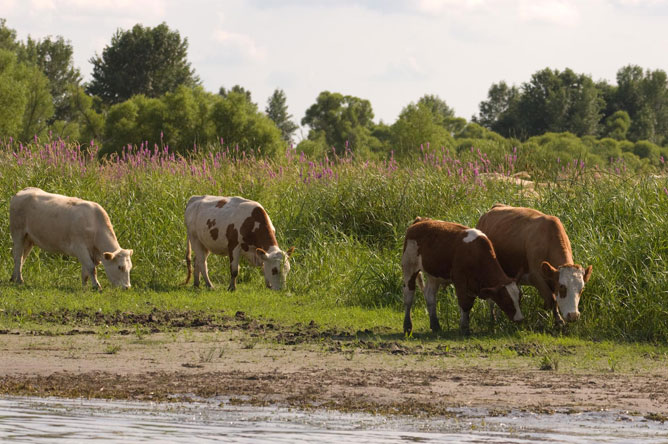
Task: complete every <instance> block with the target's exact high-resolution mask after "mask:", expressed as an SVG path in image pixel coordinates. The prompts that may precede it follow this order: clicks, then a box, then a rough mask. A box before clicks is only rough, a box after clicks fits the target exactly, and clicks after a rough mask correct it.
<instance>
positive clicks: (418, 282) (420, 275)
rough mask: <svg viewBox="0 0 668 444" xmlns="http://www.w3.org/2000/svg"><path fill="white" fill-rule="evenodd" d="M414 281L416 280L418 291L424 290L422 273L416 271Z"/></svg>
mask: <svg viewBox="0 0 668 444" xmlns="http://www.w3.org/2000/svg"><path fill="white" fill-rule="evenodd" d="M415 282H417V284H418V287H420V291H422V292H424V281H423V280H422V273H421V272H419V271H418V274H417V276H415Z"/></svg>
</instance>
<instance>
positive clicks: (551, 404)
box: [0, 328, 668, 421]
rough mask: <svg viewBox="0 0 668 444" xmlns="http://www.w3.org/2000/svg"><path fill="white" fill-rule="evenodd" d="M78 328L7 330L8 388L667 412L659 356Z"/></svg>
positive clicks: (180, 397)
mask: <svg viewBox="0 0 668 444" xmlns="http://www.w3.org/2000/svg"><path fill="white" fill-rule="evenodd" d="M82 331H83V332H84V334H82V333H81V332H82ZM76 332H79V333H78V334H76V333H75V334H71V332H70V334H66V335H56V336H47V335H40V336H36V335H34V334H31V333H26V332H22V331H20V330H19V331H15V330H14V331H5V334H1V335H0V353H1V354H2V356H3V359H2V360H0V393H2V394H3V395H19V396H40V397H48V396H56V397H63V398H79V397H84V398H102V399H124V400H138V401H192V400H193V399H196V398H213V397H226V398H228V399H229V400H230V401H229V402H231V403H240V404H253V405H269V404H275V405H284V406H289V407H299V408H306V409H308V408H327V409H336V410H339V411H349V412H372V413H379V414H407V415H415V416H434V415H446V416H447V415H450V414H451V413H449V409H452V408H457V407H484V408H487V409H489V411H490V412H496V413H498V414H503V413H504V412H508V411H510V410H513V409H519V410H527V411H531V412H539V413H554V412H561V413H564V412H565V413H576V412H584V411H601V410H606V411H621V412H626V413H628V414H637V415H642V416H645V417H646V418H650V419H656V420H661V421H663V420H668V369H666V366H665V363H664V362H662V361H656V360H654V361H653V360H652V359H651V358H648V362H646V363H641V364H642V365H640V366H639V367H637V369H635V370H632V371H614V372H613V371H609V370H608V371H604V370H601V369H596V368H592V369H590V370H587V369H578V368H576V367H574V366H571V365H570V364H568V362H567V361H565V360H564V361H563V362H562V361H559V362H562V364H560V365H559V366H557V367H558V368H557V369H552V370H540V367H539V365H541V360H540V358H539V357H537V356H535V355H530V356H529V355H526V354H525V355H524V356H521V355H515V356H506V354H507V353H505V352H501V353H498V354H493V353H489V351H488V350H476V347H473V348H472V350H473V351H470V350H468V351H466V350H467V349H466V348H462V349H461V350H460V349H457V348H456V347H453V349H449V347H447V346H446V347H443V346H442V344H422V343H417V344H409V345H408V346H405V345H404V344H402V343H398V342H396V343H386V342H381V344H383V345H382V346H380V345H371V346H369V344H367V343H365V342H364V341H361V342H359V341H358V342H345V341H337V340H331V339H326V340H321V341H307V342H304V343H291V342H294V341H283V342H275V341H273V340H268V339H266V338H263V337H261V336H259V335H258V334H257V333H254V332H249V331H244V330H239V329H236V328H231V329H228V330H224V331H195V330H184V331H177V332H171V333H169V332H168V333H164V332H160V333H150V334H137V335H132V334H106V333H105V334H92V331H86V330H76ZM85 333H88V334H85ZM462 350H464V351H462ZM564 359H566V358H564ZM543 360H544V358H543ZM555 362H557V361H556V358H555ZM652 362H654V363H655V364H656V365H653V364H652ZM555 366H556V365H555Z"/></svg>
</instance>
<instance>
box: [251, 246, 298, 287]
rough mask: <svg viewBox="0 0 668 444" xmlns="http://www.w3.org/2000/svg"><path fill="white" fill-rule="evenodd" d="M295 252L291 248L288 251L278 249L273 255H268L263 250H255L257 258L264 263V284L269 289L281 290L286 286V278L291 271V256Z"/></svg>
mask: <svg viewBox="0 0 668 444" xmlns="http://www.w3.org/2000/svg"><path fill="white" fill-rule="evenodd" d="M293 251H295V247H290V249H289V250H288V251H281V250H280V249H279V248H276V249H275V250H273V251H272V252H271V253H267V252H266V251H264V250H263V249H262V248H258V249H256V250H255V252H256V253H257V257H259V258H260V260H261V261H262V269H263V270H264V282H265V284H267V288H271V289H272V290H280V289H282V288H283V286H284V285H285V278H286V277H287V275H288V272H289V271H290V261H289V258H290V255H291V254H292V252H293Z"/></svg>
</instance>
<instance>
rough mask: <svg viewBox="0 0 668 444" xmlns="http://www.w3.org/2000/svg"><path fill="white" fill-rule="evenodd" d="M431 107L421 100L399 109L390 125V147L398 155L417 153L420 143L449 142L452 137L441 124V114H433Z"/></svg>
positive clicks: (438, 145)
mask: <svg viewBox="0 0 668 444" xmlns="http://www.w3.org/2000/svg"><path fill="white" fill-rule="evenodd" d="M433 109H434V108H433V107H432V106H430V105H429V104H428V103H425V102H422V103H417V104H414V103H411V104H409V105H408V106H406V107H405V108H404V109H403V110H402V111H401V113H400V114H399V118H398V119H397V121H396V122H394V124H393V125H392V127H391V134H392V139H391V140H392V148H393V149H394V151H395V153H396V154H397V155H398V156H406V155H410V154H411V153H417V152H418V148H419V147H420V145H427V144H430V145H431V146H435V147H441V146H446V145H449V144H450V142H451V141H452V137H451V136H450V132H449V131H448V130H446V129H445V128H444V127H443V125H442V120H443V116H442V115H440V114H437V115H435V114H434V112H433V111H432V110H433ZM437 112H438V111H437Z"/></svg>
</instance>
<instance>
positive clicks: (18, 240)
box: [11, 232, 33, 284]
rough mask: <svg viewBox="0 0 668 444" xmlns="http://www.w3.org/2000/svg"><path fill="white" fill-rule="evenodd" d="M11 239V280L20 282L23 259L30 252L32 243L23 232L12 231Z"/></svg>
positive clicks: (21, 281)
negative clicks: (12, 259) (12, 257)
mask: <svg viewBox="0 0 668 444" xmlns="http://www.w3.org/2000/svg"><path fill="white" fill-rule="evenodd" d="M12 241H13V244H14V245H13V247H12V253H13V256H14V272H13V273H12V277H11V281H13V282H16V283H17V284H22V283H23V275H22V270H23V264H24V263H25V259H26V257H27V256H28V253H30V250H31V249H32V246H33V243H32V241H31V240H30V239H29V238H28V235H27V234H25V233H23V232H19V233H12Z"/></svg>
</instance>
